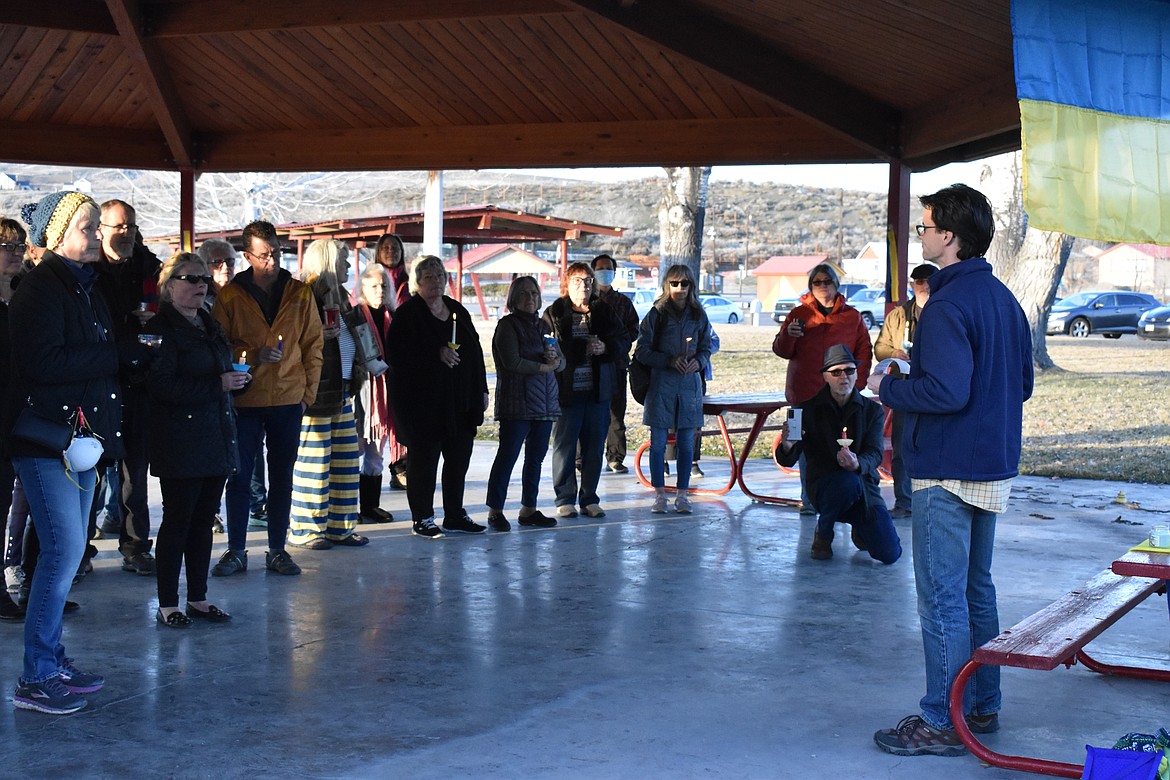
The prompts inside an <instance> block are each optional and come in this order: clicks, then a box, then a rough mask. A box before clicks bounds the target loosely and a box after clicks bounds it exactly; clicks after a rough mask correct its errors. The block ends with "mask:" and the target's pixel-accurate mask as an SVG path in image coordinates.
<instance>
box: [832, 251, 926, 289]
mask: <svg viewBox="0 0 1170 780" xmlns="http://www.w3.org/2000/svg"><path fill="white" fill-rule="evenodd" d="M886 255H887V251H886V243H885V242H884V241H870V242H869V243H868V244H866V245H865V246H864V247H862V249H861V251H860V252H858V253H857V257H854V258H850V259H848V260H845V261H844V262H843V265H844V266H845V276H846V277H847V279H846V280H843V281H850V282H864V283H865V284H868V285H869V286H870V287H885V286H886ZM921 263H922V244H920V243H918V242H917V241H915V242H913V243H911V244H910V245H909V246H908V247H906V265H907V266H908V271H907V272H909V271H910V270H913V269H914V266H916V265H919V264H921Z"/></svg>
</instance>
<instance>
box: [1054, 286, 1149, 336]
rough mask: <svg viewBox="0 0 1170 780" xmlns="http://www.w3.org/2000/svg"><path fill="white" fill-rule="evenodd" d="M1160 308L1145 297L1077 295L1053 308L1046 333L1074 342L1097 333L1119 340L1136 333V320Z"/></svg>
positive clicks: (1116, 293) (1120, 292)
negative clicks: (1066, 337) (1068, 336)
mask: <svg viewBox="0 0 1170 780" xmlns="http://www.w3.org/2000/svg"><path fill="white" fill-rule="evenodd" d="M1159 305H1160V304H1159V303H1158V299H1157V298H1155V297H1154V296H1152V295H1146V294H1145V293H1136V292H1126V291H1124V290H1106V291H1090V292H1079V293H1077V294H1076V295H1070V296H1069V297H1067V298H1064V299H1063V300H1061V301H1060V302H1059V303H1056V304H1053V306H1052V311H1051V313H1049V315H1048V329H1047V333H1048V334H1049V335H1052V334H1058V333H1067V334H1068V335H1070V336H1075V337H1076V338H1085V337H1086V336H1088V335H1089V334H1090V333H1100V334H1101V335H1102V336H1104V337H1105V338H1109V339H1119V338H1121V336H1122V334H1123V333H1137V332H1138V319H1139V318H1140V317H1141V316H1142V314H1144V313H1145V312H1147V311H1149V310H1150V309H1154V308H1157V307H1158V306H1159Z"/></svg>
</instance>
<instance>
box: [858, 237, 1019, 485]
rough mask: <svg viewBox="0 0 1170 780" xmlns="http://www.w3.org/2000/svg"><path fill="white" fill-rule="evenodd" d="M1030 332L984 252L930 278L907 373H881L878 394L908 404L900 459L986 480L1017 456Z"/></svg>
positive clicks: (922, 469)
mask: <svg viewBox="0 0 1170 780" xmlns="http://www.w3.org/2000/svg"><path fill="white" fill-rule="evenodd" d="M1032 380H1033V374H1032V331H1031V328H1029V327H1028V319H1027V317H1026V316H1024V311H1023V309H1021V308H1020V304H1019V302H1018V301H1016V298H1015V296H1014V295H1013V294H1012V292H1011V290H1009V289H1008V288H1007V287H1005V286H1004V284H1003V282H1001V281H999V280H998V279H996V278H995V276H994V275H993V274H992V273H991V265H990V264H989V263H988V262H987V260H985V259H984V258H982V257H976V258H971V259H970V260H962V261H960V262H957V263H954V264H952V265H949V266H947V267H946V268H943V269H941V270H939V271H938V272H937V273H935V274H934V276H932V277H930V300H929V301H928V302H927V304H926V306H925V307H923V309H922V316H921V318H919V320H918V329H917V331H916V332H915V335H914V346H913V347H912V348H911V350H910V376H909V378H906V379H901V378H896V377H894V376H892V375H891V376H887V377H886V378H885V379H883V380H882V384H881V388H880V391H879V392H880V394H881V399H882V403H883V404H885V405H886V406H888V407H890V408H891V409H897V410H900V411H904V412H906V413H907V415H906V423H905V425H904V427H903V432H902V458H903V460H904V461H905V463H906V469H907V471H908V472H909V474H910V476H911V477H913V478H918V479H960V480H972V481H976V482H993V481H996V480H1001V479H1007V478H1009V477H1014V476H1015V475H1016V474H1017V473H1018V470H1019V465H1020V443H1021V436H1022V429H1023V416H1024V408H1023V404H1024V401H1026V400H1028V398H1030V397H1031V396H1032Z"/></svg>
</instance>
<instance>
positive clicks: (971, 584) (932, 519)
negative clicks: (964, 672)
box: [913, 487, 1001, 729]
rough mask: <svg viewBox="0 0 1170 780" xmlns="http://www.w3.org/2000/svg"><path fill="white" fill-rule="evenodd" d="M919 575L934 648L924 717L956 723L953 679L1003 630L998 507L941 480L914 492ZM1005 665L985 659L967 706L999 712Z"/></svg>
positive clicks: (921, 612) (925, 628)
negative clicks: (996, 550)
mask: <svg viewBox="0 0 1170 780" xmlns="http://www.w3.org/2000/svg"><path fill="white" fill-rule="evenodd" d="M913 513H914V582H915V584H916V586H917V588H918V616H919V618H920V620H921V621H922V647H923V650H924V652H925V655H926V695H925V696H923V697H922V701H921V702H920V703H919V704H920V705H921V707H922V718H923V720H925V721H926V722H927V723H928V724H929V725H930V726H932V727H933V728H936V729H949V728H953V724H952V723H951V715H950V698H951V697H950V694H951V683H952V682H954V679H955V677H956V675H958V673H959V669H961V668H962V666H963V664H965V663H966V662H967V661H968V660H969V659H970V658H971V654H972V653H973V652H974V650H975V648H977V647H979V646H980V645H982V644H983V643H984V642H987V641H990V640H991V639H993V638H995V637H996V636H997V635H998V634H999V610H998V608H997V607H996V603H995V585H994V584H993V583H992V581H991V553H992V548H993V547H994V546H995V515H994V514H993V513H991V512H987V511H985V510H982V509H978V508H976V507H973V506H971V505H970V504H968V503H966V502H965V501H963V500H962V499H961V498H959V497H958V496H956V495H955V494H953V493H950V492H948V491H946V490H943V489H942V488H940V487H932V488H928V489H926V490H917V491H915V492H914V508H913ZM1000 703H1001V702H1000V690H999V667H998V666H981V667H980V668H979V670H978V671H977V672H976V673H975V676H974V677H973V678H972V682H971V683H970V684H968V686H967V690H966V692H965V694H964V696H963V712H964V713H966V714H972V713H973V714H976V715H990V714H992V713H995V712H999V708H1000Z"/></svg>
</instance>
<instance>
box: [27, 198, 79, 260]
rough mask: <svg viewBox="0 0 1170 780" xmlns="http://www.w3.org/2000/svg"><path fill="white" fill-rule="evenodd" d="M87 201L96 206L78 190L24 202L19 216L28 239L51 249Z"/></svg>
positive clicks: (34, 244)
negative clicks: (33, 201) (24, 225)
mask: <svg viewBox="0 0 1170 780" xmlns="http://www.w3.org/2000/svg"><path fill="white" fill-rule="evenodd" d="M87 203H88V204H90V205H92V206H93V207H94V208H97V203H94V200H93V198H91V197H89V196H88V195H83V194H82V193H80V192H54V193H52V194H51V195H46V196H45V197H43V198H41V199H40V200H38V201H37V202H36V203H26V204H25V205H24V207H23V208H21V210H20V218H21V219H23V220H24V221H25V223H26V224H27V225H28V226H29V231H28V239H29V241H31V242H32V243H33V246H39V247H43V248H45V249H53V248H54V247H56V246H57V244H58V243H60V241H61V237H62V236H64V235H65V231H66V230H68V229H69V223H70V222H71V221H72V220H73V215H74V214H76V213H77V210H78V209H79V208H81V207H82V206H84V205H85V204H87Z"/></svg>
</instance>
